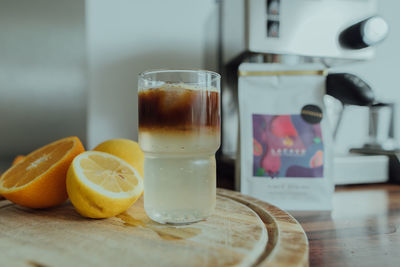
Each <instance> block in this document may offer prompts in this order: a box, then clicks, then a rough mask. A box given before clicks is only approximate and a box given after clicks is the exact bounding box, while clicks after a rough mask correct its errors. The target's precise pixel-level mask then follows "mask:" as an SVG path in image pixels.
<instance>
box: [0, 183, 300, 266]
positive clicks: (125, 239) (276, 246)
mask: <svg viewBox="0 0 400 267" xmlns="http://www.w3.org/2000/svg"><path fill="white" fill-rule="evenodd" d="M307 256H308V248H307V239H306V236H305V233H304V232H303V230H302V228H301V226H300V225H299V224H298V223H297V222H296V220H294V219H293V218H292V217H291V216H290V215H288V214H287V213H285V212H283V211H282V210H279V209H278V208H276V207H274V206H271V205H268V204H266V203H264V202H261V201H258V200H256V199H253V198H249V197H245V196H243V195H240V194H239V193H236V192H232V191H228V190H221V191H219V196H218V198H217V208H216V212H215V213H214V214H213V215H212V216H210V217H209V218H208V219H207V220H205V221H202V222H199V223H195V224H189V225H183V226H171V225H161V224H158V223H155V222H153V221H151V220H150V219H149V218H148V217H147V216H146V214H145V213H144V210H143V199H142V198H141V199H140V200H139V201H138V202H137V203H135V204H134V205H133V206H132V207H131V208H130V209H129V210H128V211H127V212H125V213H123V214H120V215H118V216H117V217H113V218H109V219H105V220H91V219H85V218H82V217H81V216H79V215H78V214H77V213H76V212H75V210H74V209H73V207H72V206H71V205H70V204H69V203H65V204H64V205H62V206H60V207H57V208H53V209H45V210H32V209H27V208H23V207H19V206H17V205H14V204H12V203H10V202H9V201H6V200H3V201H0V263H1V266H144V265H146V266H188V265H190V266H232V265H240V266H254V265H259V266H287V264H291V265H293V266H304V265H307V264H308V261H307Z"/></svg>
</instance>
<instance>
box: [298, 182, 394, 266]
mask: <svg viewBox="0 0 400 267" xmlns="http://www.w3.org/2000/svg"><path fill="white" fill-rule="evenodd" d="M292 214H293V215H294V217H295V218H296V219H297V220H298V221H299V222H300V223H301V225H302V226H303V228H304V229H305V231H306V233H307V236H308V238H309V248H310V256H309V257H310V266H400V232H399V230H400V228H399V227H400V186H399V185H390V184H377V185H358V186H347V187H337V188H336V192H335V194H334V197H333V211H332V212H296V213H294V212H293V213H292Z"/></svg>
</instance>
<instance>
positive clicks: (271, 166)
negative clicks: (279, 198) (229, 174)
mask: <svg viewBox="0 0 400 267" xmlns="http://www.w3.org/2000/svg"><path fill="white" fill-rule="evenodd" d="M313 112H317V111H314V110H313ZM306 113H307V112H306ZM308 113H309V114H311V115H316V114H317V115H318V113H315V114H314V113H311V112H310V111H309V112H308ZM252 116H253V176H261V177H271V178H278V177H303V178H312V177H319V178H321V177H323V167H324V164H323V163H324V152H323V151H324V145H323V140H322V131H321V125H320V120H317V121H312V122H311V121H309V120H307V119H305V118H304V114H302V115H264V114H253V115H252ZM321 118H322V113H321Z"/></svg>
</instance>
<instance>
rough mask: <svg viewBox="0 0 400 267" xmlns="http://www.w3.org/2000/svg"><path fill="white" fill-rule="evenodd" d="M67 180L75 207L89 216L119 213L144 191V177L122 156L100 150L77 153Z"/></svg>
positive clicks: (69, 193)
mask: <svg viewBox="0 0 400 267" xmlns="http://www.w3.org/2000/svg"><path fill="white" fill-rule="evenodd" d="M66 182H67V192H68V196H69V198H70V200H71V202H72V204H73V205H74V207H75V209H76V210H77V211H78V213H80V214H81V215H82V216H85V217H89V218H108V217H112V216H115V215H117V214H120V213H122V212H124V211H126V210H127V209H128V208H129V207H130V206H131V205H132V204H133V203H134V202H135V201H136V200H137V199H138V198H139V197H140V196H141V194H142V193H143V179H142V177H141V176H140V174H139V172H138V171H137V170H136V169H135V168H133V167H132V166H131V165H130V164H129V163H127V162H126V161H124V160H123V159H120V158H118V157H116V156H113V155H111V154H108V153H104V152H98V151H87V152H84V153H82V154H80V155H78V156H77V157H75V159H74V160H73V161H72V164H71V166H70V167H69V170H68V174H67V180H66Z"/></svg>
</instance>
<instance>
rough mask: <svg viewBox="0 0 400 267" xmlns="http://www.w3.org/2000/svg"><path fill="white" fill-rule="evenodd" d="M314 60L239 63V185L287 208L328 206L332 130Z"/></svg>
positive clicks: (322, 77) (322, 80) (322, 74)
mask: <svg viewBox="0 0 400 267" xmlns="http://www.w3.org/2000/svg"><path fill="white" fill-rule="evenodd" d="M325 78H326V77H325V71H324V69H323V66H320V65H315V64H308V65H307V64H306V65H296V66H285V65H281V64H252V63H244V64H241V65H240V67H239V83H238V93H239V113H240V114H239V119H240V152H239V154H240V157H239V158H240V168H241V169H240V176H241V177H240V187H241V192H242V193H244V194H248V195H252V196H255V197H257V198H259V199H261V200H264V201H267V202H269V203H271V204H274V205H277V206H279V207H280V208H283V209H286V210H328V209H330V208H331V196H332V192H333V189H334V186H333V183H332V180H331V175H330V173H331V170H330V168H331V139H332V138H331V131H330V129H329V123H328V120H327V118H326V116H325V114H326V112H325V108H324V104H323V97H324V95H325Z"/></svg>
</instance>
